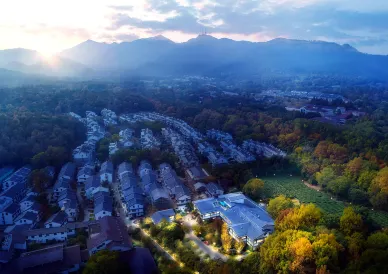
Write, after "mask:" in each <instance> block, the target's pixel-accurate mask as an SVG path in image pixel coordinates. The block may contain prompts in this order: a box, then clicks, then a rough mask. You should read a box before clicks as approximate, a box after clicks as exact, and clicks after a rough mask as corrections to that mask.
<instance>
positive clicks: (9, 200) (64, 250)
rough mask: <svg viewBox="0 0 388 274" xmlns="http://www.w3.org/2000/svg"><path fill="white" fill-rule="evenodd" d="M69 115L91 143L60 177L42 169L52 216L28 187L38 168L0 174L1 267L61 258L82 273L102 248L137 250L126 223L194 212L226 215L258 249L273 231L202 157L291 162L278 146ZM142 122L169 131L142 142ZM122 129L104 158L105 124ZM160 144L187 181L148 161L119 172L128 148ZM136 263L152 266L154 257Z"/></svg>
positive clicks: (179, 125) (139, 118)
mask: <svg viewBox="0 0 388 274" xmlns="http://www.w3.org/2000/svg"><path fill="white" fill-rule="evenodd" d="M69 115H70V116H71V117H72V118H74V119H76V120H78V121H79V122H80V123H83V124H84V125H85V127H86V129H87V135H86V140H85V142H84V143H83V144H81V145H80V146H78V147H77V148H75V149H74V150H73V155H72V158H73V161H72V162H68V163H66V164H65V165H63V166H62V168H61V169H60V170H59V172H58V174H57V173H56V170H55V168H54V167H50V166H47V167H46V168H45V169H44V171H45V175H46V176H45V178H46V179H47V183H46V184H45V189H44V192H43V193H44V195H45V198H46V199H47V202H48V205H49V206H50V208H51V209H56V210H54V211H55V212H52V214H51V215H50V216H49V217H48V218H46V219H42V218H43V216H44V215H46V216H47V212H43V206H42V204H41V203H40V202H38V201H37V197H38V196H39V194H41V193H37V192H36V191H35V190H34V189H33V188H32V187H31V184H30V176H31V173H32V167H31V166H24V167H21V168H19V169H15V168H14V167H7V168H2V169H1V170H0V183H1V191H2V192H1V194H0V225H1V227H2V228H3V232H2V234H1V236H2V239H3V242H2V248H1V250H0V262H1V263H7V262H10V261H11V260H12V263H13V264H16V265H17V267H19V270H20V271H23V270H26V269H34V270H37V269H39V271H45V267H49V266H50V267H51V263H53V262H56V264H55V267H57V269H55V271H64V272H72V271H77V270H78V269H79V268H80V267H81V266H82V265H84V264H85V263H86V262H87V260H88V258H89V256H91V255H92V254H94V253H96V252H97V251H99V250H102V249H109V250H120V251H122V252H124V253H125V252H129V253H130V252H134V251H133V250H134V247H133V245H132V241H131V237H130V236H129V235H128V232H127V227H131V226H134V225H136V222H137V220H139V219H141V218H145V217H151V219H152V221H153V223H154V224H155V225H157V224H159V223H160V222H162V221H163V220H165V221H167V222H171V221H173V220H174V218H175V216H176V215H177V214H180V215H183V216H185V215H187V214H190V212H192V211H193V210H195V211H196V212H198V214H199V216H198V218H201V219H202V220H206V219H209V218H214V217H220V218H221V219H223V220H224V221H225V222H227V224H228V226H229V233H230V235H231V236H232V237H234V238H235V239H236V240H239V241H244V242H246V243H247V244H248V245H249V246H251V247H257V246H258V245H259V244H260V243H261V242H262V241H263V240H264V239H265V237H267V236H268V235H269V234H270V233H271V232H273V230H274V221H273V220H272V218H271V217H270V216H269V215H268V213H267V212H266V211H265V206H264V205H262V204H257V203H255V202H254V201H253V200H251V199H249V198H248V197H246V196H245V195H244V194H242V193H241V192H236V193H226V190H225V189H223V188H222V187H221V186H220V185H219V184H218V182H217V181H212V182H209V181H207V180H205V179H207V178H209V177H210V174H209V172H208V171H207V170H205V169H204V168H203V167H202V166H201V162H200V158H199V157H204V158H206V159H207V160H208V163H209V164H211V165H212V166H220V165H228V164H229V163H247V162H252V161H255V160H256V159H258V158H271V157H286V153H285V152H283V151H281V150H280V149H278V148H276V147H274V146H272V145H270V144H266V143H260V142H256V141H253V140H247V141H244V143H242V144H241V145H238V144H236V143H235V141H234V140H233V137H232V136H231V135H230V134H229V133H226V132H222V131H219V130H214V129H213V130H208V131H207V132H206V133H204V134H202V133H200V132H198V131H197V130H195V129H194V128H192V127H191V126H189V125H188V124H187V123H186V122H184V121H182V120H179V119H175V118H173V117H169V116H165V115H162V114H159V113H150V112H144V113H134V114H124V115H121V116H118V115H116V113H114V112H113V111H110V110H108V109H103V110H102V111H101V116H99V115H97V114H96V113H95V112H91V111H87V112H86V116H85V118H83V117H81V116H80V115H78V114H75V113H69ZM144 121H146V122H160V123H162V124H163V125H164V126H165V127H163V128H162V129H161V132H160V134H154V132H153V131H152V130H151V129H149V128H142V129H141V131H140V136H135V135H136V134H135V130H134V129H133V128H132V126H133V125H134V124H136V123H139V122H144ZM116 126H120V132H119V135H118V136H119V139H118V140H117V141H115V142H112V143H110V144H109V155H110V156H109V157H108V158H107V159H106V160H105V161H104V162H100V161H99V160H97V158H96V145H97V143H98V142H99V141H100V140H101V139H103V138H104V137H105V136H106V134H107V127H116ZM162 144H164V145H167V146H168V147H169V149H170V151H171V152H173V153H174V154H175V156H176V157H177V159H178V163H177V166H179V168H180V169H182V170H183V171H184V175H183V174H180V175H178V173H177V170H175V169H174V167H173V166H172V165H171V164H170V163H161V164H160V165H158V166H153V165H152V163H151V162H150V161H149V160H146V159H143V160H141V161H140V163H139V164H138V165H134V164H133V163H131V162H122V163H120V164H118V165H117V166H115V165H114V164H113V162H112V161H111V159H110V157H112V156H113V155H115V153H117V152H118V151H120V150H122V149H135V150H136V149H142V150H152V149H161V146H162ZM193 237H196V236H193ZM196 240H198V242H200V241H201V240H199V239H198V238H197V239H196ZM202 245H203V243H202ZM48 254H57V256H54V255H52V256H48ZM144 254H146V255H144ZM15 257H16V258H17V259H16V260H15ZM132 257H133V258H136V260H149V257H150V254H148V253H144V252H143V253H142V257H141V258H137V257H136V256H132ZM132 257H131V258H132ZM20 268H21V269H20Z"/></svg>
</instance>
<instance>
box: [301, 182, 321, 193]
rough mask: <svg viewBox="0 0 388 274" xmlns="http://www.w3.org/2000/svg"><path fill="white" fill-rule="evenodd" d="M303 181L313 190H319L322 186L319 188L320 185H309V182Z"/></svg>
mask: <svg viewBox="0 0 388 274" xmlns="http://www.w3.org/2000/svg"><path fill="white" fill-rule="evenodd" d="M303 183H304V185H305V186H307V187H308V188H311V189H314V190H316V191H321V190H322V188H321V187H320V186H314V185H311V184H309V183H307V182H303Z"/></svg>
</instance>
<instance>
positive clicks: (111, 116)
mask: <svg viewBox="0 0 388 274" xmlns="http://www.w3.org/2000/svg"><path fill="white" fill-rule="evenodd" d="M101 116H102V118H103V120H104V125H105V126H111V125H117V115H116V113H115V112H114V111H112V110H110V109H106V108H104V109H103V110H101Z"/></svg>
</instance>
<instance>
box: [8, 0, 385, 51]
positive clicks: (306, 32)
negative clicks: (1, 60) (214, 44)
mask: <svg viewBox="0 0 388 274" xmlns="http://www.w3.org/2000/svg"><path fill="white" fill-rule="evenodd" d="M204 32H206V33H208V34H210V35H212V36H215V37H217V38H221V37H227V38H231V39H234V40H247V41H255V42H259V41H260V42H261V41H268V40H271V39H274V38H278V37H283V38H290V39H303V40H323V41H331V42H337V43H340V44H345V43H347V44H351V45H352V46H354V47H356V48H357V49H358V50H360V51H362V52H367V53H373V54H388V1H387V0H66V1H65V0H12V1H10V0H4V1H1V2H0V37H1V39H0V49H8V48H19V47H21V48H28V49H34V50H37V51H39V52H41V53H43V54H47V55H50V54H55V53H57V52H60V51H62V50H64V49H67V48H70V47H73V46H75V45H77V44H79V43H81V42H83V41H85V40H88V39H91V40H95V41H98V42H107V43H112V42H123V41H132V40H135V39H138V38H146V37H151V36H156V35H164V36H165V37H167V38H169V39H171V40H173V41H175V42H185V41H187V40H188V39H191V38H194V37H196V36H198V34H201V33H204Z"/></svg>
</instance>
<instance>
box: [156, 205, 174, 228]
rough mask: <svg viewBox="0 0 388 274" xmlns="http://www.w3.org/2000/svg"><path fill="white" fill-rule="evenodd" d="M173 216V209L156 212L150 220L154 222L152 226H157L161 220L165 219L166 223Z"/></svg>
mask: <svg viewBox="0 0 388 274" xmlns="http://www.w3.org/2000/svg"><path fill="white" fill-rule="evenodd" d="M173 216H175V211H174V210H173V209H171V208H170V209H166V210H162V211H157V212H155V213H154V214H152V216H151V219H152V221H153V222H154V224H156V225H157V224H159V223H160V222H161V221H162V220H163V219H165V220H166V221H167V222H171V219H170V217H173Z"/></svg>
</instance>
